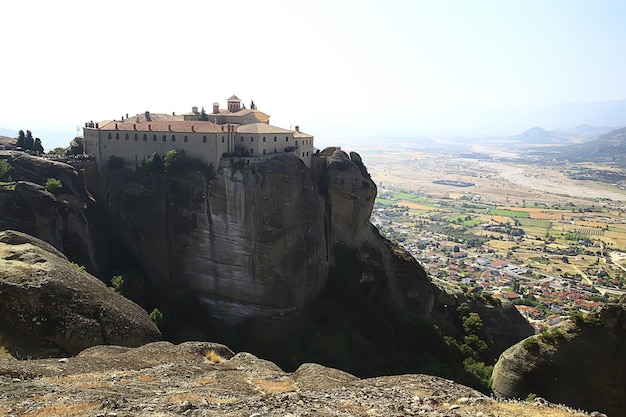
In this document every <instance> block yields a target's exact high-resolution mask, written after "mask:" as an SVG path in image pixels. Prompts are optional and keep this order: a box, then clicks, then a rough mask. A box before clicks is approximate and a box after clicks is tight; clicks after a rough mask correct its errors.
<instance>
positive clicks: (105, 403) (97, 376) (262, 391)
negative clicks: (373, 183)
mask: <svg viewBox="0 0 626 417" xmlns="http://www.w3.org/2000/svg"><path fill="white" fill-rule="evenodd" d="M0 415H3V416H170V415H186V416H218V415H219V416H412V415H425V416H450V417H452V416H472V417H478V416H500V417H507V416H511V417H512V416H539V415H541V416H544V417H550V416H559V417H560V416H583V415H587V414H585V413H582V412H576V411H573V410H568V409H565V408H563V407H560V406H555V405H551V404H547V403H545V402H540V401H535V402H533V403H524V402H503V401H497V400H494V399H492V398H489V397H486V396H484V395H483V394H481V393H479V392H478V391H475V390H472V389H470V388H467V387H464V386H462V385H459V384H456V383H454V382H452V381H449V380H446V379H442V378H437V377H432V376H426V375H403V376H385V377H379V378H371V379H363V380H361V379H358V378H357V377H355V376H353V375H350V374H348V373H345V372H343V371H339V370H336V369H331V368H326V367H323V366H320V365H315V364H304V365H302V366H300V368H298V370H296V371H295V372H293V373H287V372H283V371H282V370H281V369H280V368H278V367H277V366H276V365H275V364H273V363H272V362H269V361H266V360H263V359H259V358H257V357H255V356H253V355H251V354H249V353H239V354H236V355H235V354H234V353H233V352H232V351H230V349H228V348H227V347H225V346H223V345H219V344H214V343H206V342H186V343H183V344H181V345H177V346H175V345H172V344H170V343H168V342H155V343H150V344H147V345H145V346H142V347H139V348H125V347H118V346H97V347H92V348H89V349H86V350H85V351H83V352H82V353H80V354H79V355H77V356H75V357H71V358H63V359H39V360H25V361H20V360H17V359H15V358H13V357H11V356H10V355H8V354H5V355H4V356H3V357H2V358H0Z"/></svg>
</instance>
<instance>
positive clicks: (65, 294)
mask: <svg viewBox="0 0 626 417" xmlns="http://www.w3.org/2000/svg"><path fill="white" fill-rule="evenodd" d="M159 339H160V332H159V330H158V329H157V328H156V326H155V325H154V323H153V322H152V321H151V320H150V318H149V317H148V315H147V313H146V312H145V311H144V310H142V309H141V308H140V307H139V306H137V305H136V304H134V303H133V302H131V301H130V300H127V299H125V298H124V297H122V296H120V295H119V294H117V293H115V292H113V291H111V290H110V289H109V288H107V287H106V286H105V285H104V284H102V283H101V282H100V281H98V280H97V279H96V278H94V277H92V276H91V275H89V274H87V273H86V272H83V271H79V270H77V269H75V268H73V267H72V266H71V265H70V263H69V262H68V260H67V258H66V257H65V256H64V255H63V254H62V253H60V252H59V251H57V250H56V249H54V248H53V247H52V246H51V245H49V244H47V243H45V242H43V241H41V240H39V239H36V238H33V237H31V236H28V235H26V234H23V233H20V232H15V231H3V232H0V340H1V341H2V344H3V345H5V347H6V348H7V349H8V350H9V352H11V353H12V354H16V353H17V354H16V356H20V357H26V356H31V355H36V356H38V355H41V356H50V355H55V354H56V355H59V354H63V353H69V354H75V353H78V352H80V351H81V350H83V349H85V348H87V347H90V346H94V345H100V344H118V345H124V346H140V345H142V344H145V343H148V342H152V341H155V340H159Z"/></svg>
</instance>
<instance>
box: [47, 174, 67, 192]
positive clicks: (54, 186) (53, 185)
mask: <svg viewBox="0 0 626 417" xmlns="http://www.w3.org/2000/svg"><path fill="white" fill-rule="evenodd" d="M61 189H63V184H61V181H59V180H57V179H56V178H48V179H47V180H46V190H48V192H50V193H52V194H59V193H60V192H61Z"/></svg>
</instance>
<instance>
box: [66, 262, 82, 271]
mask: <svg viewBox="0 0 626 417" xmlns="http://www.w3.org/2000/svg"><path fill="white" fill-rule="evenodd" d="M70 266H71V267H72V268H73V269H75V270H77V271H78V272H85V269H86V268H85V267H84V266H83V265H78V264H77V263H74V262H70Z"/></svg>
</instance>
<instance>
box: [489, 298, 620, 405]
mask: <svg viewBox="0 0 626 417" xmlns="http://www.w3.org/2000/svg"><path fill="white" fill-rule="evenodd" d="M624 352H626V298H622V299H621V301H620V302H619V303H618V304H607V305H606V306H605V307H604V308H603V309H602V310H601V312H600V315H599V318H593V316H591V317H588V318H586V319H583V318H581V317H578V318H577V320H573V321H568V322H564V323H562V324H559V325H557V326H555V327H554V328H552V329H550V330H548V331H547V332H546V333H543V334H540V335H537V336H533V337H531V338H529V339H526V340H524V341H523V342H520V343H518V344H516V345H514V346H512V347H511V348H509V349H507V350H506V351H505V352H504V353H503V354H502V355H501V357H500V359H499V360H498V362H497V363H496V366H495V367H494V371H493V391H494V393H495V394H496V395H497V396H499V397H509V398H525V397H526V396H527V395H528V394H530V393H533V394H536V395H539V396H541V397H544V398H546V399H548V400H549V401H553V402H558V403H565V404H568V405H571V406H573V407H580V408H583V409H586V410H600V411H603V412H605V413H607V414H609V415H611V416H618V415H622V414H623V412H624V410H626V372H624V371H625V370H626V355H625V354H624Z"/></svg>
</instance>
